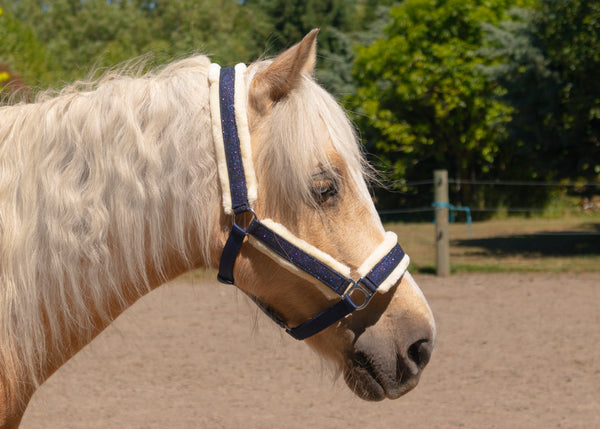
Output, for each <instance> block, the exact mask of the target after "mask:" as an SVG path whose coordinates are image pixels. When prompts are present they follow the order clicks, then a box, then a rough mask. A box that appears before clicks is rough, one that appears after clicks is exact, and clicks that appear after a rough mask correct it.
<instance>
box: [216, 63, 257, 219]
mask: <svg viewBox="0 0 600 429" xmlns="http://www.w3.org/2000/svg"><path fill="white" fill-rule="evenodd" d="M245 73H246V65H245V64H243V63H240V64H237V65H236V66H235V88H234V101H233V102H234V107H235V122H236V127H237V133H238V138H239V139H240V151H241V155H242V165H243V166H244V176H245V178H246V192H247V194H248V203H249V204H250V207H252V206H253V204H254V202H255V201H256V198H257V185H256V174H255V172H254V164H253V162H252V146H251V144H250V128H249V126H248V110H247V105H248V91H246V76H245ZM220 75H221V67H220V66H219V65H218V64H215V63H212V64H211V65H210V67H209V69H208V82H209V84H210V95H209V96H210V116H211V121H212V132H213V142H214V145H215V153H216V156H217V169H218V172H219V182H220V183H221V190H222V195H223V209H224V210H225V213H227V214H233V209H232V203H231V191H230V189H229V172H228V170H227V158H226V157H225V143H224V142H223V129H222V126H221V101H220V95H219V78H220Z"/></svg>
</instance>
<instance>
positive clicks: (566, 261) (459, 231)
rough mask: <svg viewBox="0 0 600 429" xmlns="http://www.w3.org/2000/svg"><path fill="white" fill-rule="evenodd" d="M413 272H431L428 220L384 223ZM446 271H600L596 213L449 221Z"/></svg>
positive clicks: (599, 232)
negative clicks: (465, 221) (468, 221)
mask: <svg viewBox="0 0 600 429" xmlns="http://www.w3.org/2000/svg"><path fill="white" fill-rule="evenodd" d="M386 228H387V229H390V230H392V231H394V232H396V234H398V239H399V241H400V244H401V245H402V247H403V248H404V249H405V251H406V253H408V254H409V256H410V257H411V266H412V267H413V270H416V271H419V272H426V273H434V272H435V242H434V225H433V223H394V224H387V225H386ZM450 264H451V269H452V272H501V271H502V272H503V271H510V272H535V271H546V272H600V216H598V215H595V216H572V217H563V218H558V219H547V218H516V217H510V218H506V219H496V220H489V221H484V222H475V223H473V225H472V228H471V235H469V229H468V227H467V226H466V225H465V224H464V223H454V224H451V225H450Z"/></svg>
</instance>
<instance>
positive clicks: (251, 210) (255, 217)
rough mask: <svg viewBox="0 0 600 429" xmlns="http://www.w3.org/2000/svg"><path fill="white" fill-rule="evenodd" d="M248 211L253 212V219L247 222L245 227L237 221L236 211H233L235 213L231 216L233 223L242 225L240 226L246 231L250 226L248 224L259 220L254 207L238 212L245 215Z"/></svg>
mask: <svg viewBox="0 0 600 429" xmlns="http://www.w3.org/2000/svg"><path fill="white" fill-rule="evenodd" d="M246 213H251V214H252V219H251V220H250V221H249V222H247V223H246V224H245V226H244V227H242V226H241V225H240V224H238V223H237V222H236V221H235V216H236V214H235V213H233V215H232V216H231V217H232V222H233V225H237V226H239V227H240V228H242V229H243V230H244V231H245V230H246V229H247V228H248V225H250V224H251V223H252V222H254V221H255V220H257V219H258V216H256V213H255V212H254V210H253V209H248V210H246V211H243V212H240V213H238V215H244V214H246Z"/></svg>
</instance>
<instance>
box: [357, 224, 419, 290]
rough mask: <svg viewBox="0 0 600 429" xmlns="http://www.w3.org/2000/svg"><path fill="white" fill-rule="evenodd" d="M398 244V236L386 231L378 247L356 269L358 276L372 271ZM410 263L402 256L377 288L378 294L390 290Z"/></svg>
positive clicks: (406, 256) (408, 259)
mask: <svg viewBox="0 0 600 429" xmlns="http://www.w3.org/2000/svg"><path fill="white" fill-rule="evenodd" d="M397 242H398V236H397V235H396V234H394V233H393V232H392V231H387V232H386V233H385V238H384V239H383V241H382V242H381V244H380V245H379V246H377V247H376V248H375V250H374V251H373V252H372V253H371V254H370V255H369V257H368V258H367V259H365V261H364V262H363V263H362V265H361V266H360V267H358V270H356V271H357V272H358V274H359V275H360V276H361V277H363V276H365V275H367V274H368V273H369V271H371V270H372V269H373V267H374V266H375V265H377V263H378V262H379V261H380V260H381V258H383V257H384V256H385V255H387V253H388V252H389V251H390V250H392V248H393V247H394V246H395V245H396V243H397ZM409 263H410V258H409V257H408V255H406V254H405V255H404V257H403V258H402V260H401V261H400V263H399V264H398V266H397V267H396V268H394V270H393V271H392V272H391V273H390V275H389V276H388V277H387V278H386V279H385V280H384V281H383V283H381V285H379V287H378V288H377V291H378V292H382V293H384V292H387V291H388V290H390V288H391V287H392V286H393V285H394V284H396V282H397V281H398V280H399V279H400V277H402V275H403V274H404V272H405V271H406V269H407V268H408V264H409Z"/></svg>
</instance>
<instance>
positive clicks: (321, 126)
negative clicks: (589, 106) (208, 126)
mask: <svg viewBox="0 0 600 429" xmlns="http://www.w3.org/2000/svg"><path fill="white" fill-rule="evenodd" d="M264 63H267V64H268V62H262V63H259V64H258V66H254V65H253V66H251V67H250V69H249V72H250V74H252V73H256V69H254V70H253V67H257V68H258V69H259V70H260V69H263V68H265V64H264ZM259 134H260V135H261V137H262V138H261V141H260V142H258V143H256V144H257V145H259V148H258V151H257V154H256V159H257V162H256V166H255V169H256V171H257V174H258V175H259V176H260V177H262V178H263V181H267V182H269V183H268V184H267V185H266V186H267V187H268V192H269V194H272V195H271V196H272V197H273V199H274V200H275V201H278V204H281V205H282V206H285V207H288V208H289V209H291V210H292V211H293V210H297V209H299V206H300V205H304V206H306V205H309V206H312V207H313V208H315V209H318V206H319V204H318V202H317V201H315V195H314V193H313V192H312V184H313V178H314V175H315V173H316V172H318V171H320V172H323V171H324V172H326V173H327V175H328V176H332V177H335V176H337V175H339V173H340V172H339V170H338V169H337V168H336V165H335V164H336V162H335V161H334V159H336V160H338V162H341V163H342V164H343V166H344V168H345V170H346V171H347V173H348V175H349V177H350V180H351V181H352V184H351V185H352V186H354V189H355V190H356V191H357V192H359V194H360V195H359V197H360V198H364V199H370V194H369V190H368V187H367V185H366V183H368V182H370V181H371V180H373V179H374V177H375V176H374V174H373V169H372V168H371V167H370V166H369V164H368V163H367V161H366V159H365V157H364V154H363V153H362V150H361V146H360V145H359V143H358V139H357V135H356V133H355V130H354V127H353V126H352V124H351V122H350V120H349V119H348V117H347V115H346V113H345V112H344V110H343V109H342V108H341V107H340V105H339V104H338V103H337V101H336V100H335V99H334V98H333V97H332V96H331V95H330V94H329V93H328V92H327V91H325V90H324V89H323V88H322V87H321V86H319V85H318V84H317V83H316V82H315V81H314V79H313V78H312V77H310V76H306V75H305V76H304V78H303V79H302V80H301V82H300V83H299V86H298V87H297V88H295V89H294V90H293V91H291V92H290V93H289V94H288V95H287V96H286V97H285V98H284V99H282V100H280V101H278V102H277V103H275V104H274V105H273V106H272V110H271V112H270V114H269V115H268V118H267V119H266V120H265V121H264V123H262V124H261V130H260V133H259ZM253 144H254V143H253ZM262 197H263V198H268V197H269V196H262ZM258 198H259V199H261V195H260V193H259V196H258ZM374 216H376V213H374Z"/></svg>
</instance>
